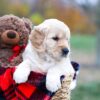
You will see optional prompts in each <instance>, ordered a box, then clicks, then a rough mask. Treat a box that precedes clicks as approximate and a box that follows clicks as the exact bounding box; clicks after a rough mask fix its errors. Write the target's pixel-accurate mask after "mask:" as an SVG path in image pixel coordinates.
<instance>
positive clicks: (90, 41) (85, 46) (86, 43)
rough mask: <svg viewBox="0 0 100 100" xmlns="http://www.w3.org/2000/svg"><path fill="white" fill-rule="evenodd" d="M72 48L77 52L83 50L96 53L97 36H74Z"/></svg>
mask: <svg viewBox="0 0 100 100" xmlns="http://www.w3.org/2000/svg"><path fill="white" fill-rule="evenodd" d="M71 47H72V48H74V49H76V50H82V51H83V52H84V51H85V52H90V51H94V50H95V48H96V36H95V35H72V37H71Z"/></svg>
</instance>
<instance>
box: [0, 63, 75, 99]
mask: <svg viewBox="0 0 100 100" xmlns="http://www.w3.org/2000/svg"><path fill="white" fill-rule="evenodd" d="M72 64H73V66H76V67H77V64H75V63H72ZM13 72H14V68H7V69H5V68H0V90H1V91H2V92H3V94H4V97H5V98H6V100H50V98H51V97H52V96H53V95H54V93H51V92H50V91H48V90H47V89H46V87H45V80H46V76H45V75H42V74H40V73H35V72H31V73H30V76H29V79H28V81H27V82H26V83H22V84H16V83H15V81H14V80H13Z"/></svg>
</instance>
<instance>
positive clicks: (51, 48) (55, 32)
mask: <svg viewBox="0 0 100 100" xmlns="http://www.w3.org/2000/svg"><path fill="white" fill-rule="evenodd" d="M69 41H70V30H69V28H68V26H67V25H65V24H64V23H63V22H61V21H59V20H57V19H47V20H45V21H44V22H43V23H41V24H40V25H38V26H35V27H34V29H33V30H32V32H31V34H30V36H29V43H28V45H27V47H26V49H25V51H24V53H23V62H22V63H21V64H20V65H18V66H17V67H16V71H15V73H14V76H13V78H14V80H15V81H16V83H23V82H25V81H27V79H28V76H29V74H30V71H35V72H39V73H42V74H45V75H46V87H47V89H48V90H50V91H51V92H55V91H57V90H58V89H59V88H61V81H60V77H61V76H62V75H69V74H74V69H73V67H72V65H71V62H70V44H69Z"/></svg>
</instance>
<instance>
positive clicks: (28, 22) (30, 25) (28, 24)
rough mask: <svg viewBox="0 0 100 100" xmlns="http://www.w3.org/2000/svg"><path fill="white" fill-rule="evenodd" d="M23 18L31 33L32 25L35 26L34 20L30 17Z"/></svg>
mask: <svg viewBox="0 0 100 100" xmlns="http://www.w3.org/2000/svg"><path fill="white" fill-rule="evenodd" d="M22 20H23V21H24V23H25V26H26V28H27V29H28V30H29V33H30V32H31V30H32V26H33V25H32V22H31V21H30V20H29V19H28V18H22Z"/></svg>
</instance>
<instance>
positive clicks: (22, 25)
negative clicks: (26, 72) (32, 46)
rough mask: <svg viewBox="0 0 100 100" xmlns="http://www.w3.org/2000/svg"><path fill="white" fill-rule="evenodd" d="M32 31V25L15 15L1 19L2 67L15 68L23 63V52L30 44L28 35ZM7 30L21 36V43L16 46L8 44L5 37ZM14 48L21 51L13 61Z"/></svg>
mask: <svg viewBox="0 0 100 100" xmlns="http://www.w3.org/2000/svg"><path fill="white" fill-rule="evenodd" d="M31 29H32V23H31V22H30V20H28V19H26V18H19V17H17V16H14V15H5V16H2V17H0V67H5V68H7V67H13V66H16V65H18V64H19V63H20V62H21V61H22V58H21V56H22V52H23V50H24V46H25V45H26V44H27V42H28V35H29V33H30V32H31ZM7 30H12V31H15V32H17V33H18V34H19V41H18V42H17V43H16V44H13V43H11V44H7V42H8V40H7V39H6V35H5V32H6V31H7ZM2 34H3V35H2ZM3 40H4V41H5V42H4V41H3ZM11 42H14V41H11ZM12 44H13V45H12ZM16 46H17V47H16ZM14 47H15V49H20V51H19V54H18V56H17V57H13V59H12V60H9V59H10V58H11V57H12V56H13V54H14V51H13V49H14ZM19 47H20V48H19Z"/></svg>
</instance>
